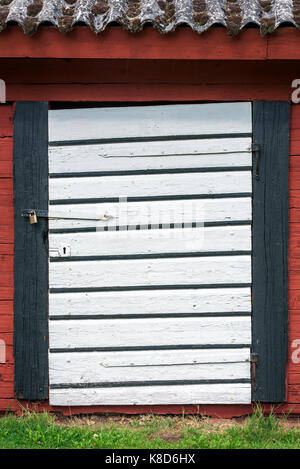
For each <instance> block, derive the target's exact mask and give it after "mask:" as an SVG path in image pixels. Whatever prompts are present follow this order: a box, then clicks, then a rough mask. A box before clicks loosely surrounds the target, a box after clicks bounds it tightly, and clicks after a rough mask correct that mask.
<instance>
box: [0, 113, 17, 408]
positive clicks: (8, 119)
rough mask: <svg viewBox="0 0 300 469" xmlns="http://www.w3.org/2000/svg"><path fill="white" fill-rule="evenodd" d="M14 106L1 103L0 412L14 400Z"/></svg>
mask: <svg viewBox="0 0 300 469" xmlns="http://www.w3.org/2000/svg"><path fill="white" fill-rule="evenodd" d="M12 116H13V106H12V105H4V104H0V339H2V340H4V341H5V343H6V363H5V365H3V364H0V409H3V408H6V407H7V405H8V404H9V402H10V400H11V398H12V397H13V379H14V373H13V371H14V370H13V353H12V342H13V240H14V239H13V185H12V176H13V174H12V148H13V145H12V135H13V122H12Z"/></svg>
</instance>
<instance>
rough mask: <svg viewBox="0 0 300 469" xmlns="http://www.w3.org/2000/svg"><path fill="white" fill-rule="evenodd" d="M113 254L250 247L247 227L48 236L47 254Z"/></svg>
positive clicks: (239, 249) (245, 249)
mask: <svg viewBox="0 0 300 469" xmlns="http://www.w3.org/2000/svg"><path fill="white" fill-rule="evenodd" d="M64 247H67V249H66V252H67V256H68V257H69V256H77V257H81V256H113V255H130V254H139V255H144V254H162V253H185V252H212V251H214V252H215V251H243V250H244V251H249V250H251V226H218V227H207V228H203V227H198V228H183V229H180V228H176V229H162V230H136V231H132V230H129V231H105V232H96V233H60V234H58V233H56V234H50V235H49V252H50V257H61V255H62V253H63V252H64V250H63V248H64Z"/></svg>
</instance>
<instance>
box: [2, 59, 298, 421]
mask: <svg viewBox="0 0 300 469" xmlns="http://www.w3.org/2000/svg"><path fill="white" fill-rule="evenodd" d="M0 70H1V76H0V78H1V79H4V80H5V81H6V83H7V100H9V103H8V104H0V339H3V340H5V342H6V344H7V362H6V363H5V364H0V411H4V410H6V409H8V408H10V409H11V410H18V409H20V405H19V404H18V402H17V401H16V400H15V399H14V394H13V356H12V342H13V186H12V134H13V123H12V116H13V106H14V101H16V100H44V101H48V100H49V101H100V102H103V101H105V102H110V101H119V102H125V101H127V102H130V101H131V102H134V101H164V102H172V101H178V100H179V99H180V100H183V101H191V102H192V101H196V100H197V101H202V100H204V101H210V100H211V101H239V100H247V101H251V100H258V99H266V100H289V99H290V96H291V91H292V89H291V82H292V80H294V79H296V78H299V79H300V62H296V61H295V62H294V61H285V62H282V61H276V60H275V61H263V60H260V61H243V62H239V61H226V62H222V61H218V62H217V61H196V60H194V61H180V60H110V59H107V60H83V59H80V60H75V59H74V60H73V59H66V60H64V59H47V60H45V59H34V60H29V59H1V60H0ZM290 155H291V156H290V247H289V252H290V254H289V310H290V321H289V339H290V347H289V363H288V373H287V403H288V405H287V404H286V405H283V406H278V408H276V409H277V410H278V411H287V410H291V411H292V412H294V413H296V412H297V413H300V363H299V364H296V363H292V360H291V355H292V353H293V352H294V350H295V349H293V348H292V346H291V345H292V342H293V341H294V340H297V339H299V340H300V104H299V105H296V104H293V105H292V113H291V149H290ZM299 358H300V353H299ZM21 405H22V406H24V403H21ZM26 405H27V404H26ZM26 405H25V407H26ZM30 407H31V408H34V409H42V408H43V409H50V408H49V406H48V405H47V403H46V402H45V403H43V404H37V403H36V404H34V403H30ZM267 408H268V406H266V409H267ZM52 410H55V409H52ZM56 410H62V411H63V412H65V413H69V412H71V411H70V409H56ZM94 411H106V412H107V411H114V412H127V413H134V412H136V413H137V412H146V411H148V412H149V411H151V412H157V413H159V412H160V413H176V412H179V413H181V412H182V408H181V407H175V406H172V407H168V406H157V407H152V408H151V409H150V408H144V407H141V406H139V407H134V408H132V407H114V408H111V407H110V408H108V407H105V408H104V407H101V406H99V407H97V408H75V409H72V412H94ZM250 411H251V406H225V407H224V406H186V407H185V412H186V413H188V412H193V413H201V414H208V415H218V416H232V415H242V414H245V413H248V412H250Z"/></svg>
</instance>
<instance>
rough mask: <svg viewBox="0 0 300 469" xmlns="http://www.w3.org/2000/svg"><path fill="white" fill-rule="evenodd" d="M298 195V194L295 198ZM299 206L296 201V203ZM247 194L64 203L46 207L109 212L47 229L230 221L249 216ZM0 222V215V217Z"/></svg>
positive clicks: (57, 212)
mask: <svg viewBox="0 0 300 469" xmlns="http://www.w3.org/2000/svg"><path fill="white" fill-rule="evenodd" d="M299 199H300V198H299ZM299 207H300V203H299ZM251 212H252V199H251V197H232V198H230V197H225V198H219V199H218V198H215V199H205V200H201V199H187V200H182V199H181V200H167V201H143V202H130V203H126V202H125V201H123V202H122V201H121V202H115V203H109V202H104V203H98V204H88V203H87V204H75V205H73V204H67V205H59V206H58V205H57V206H51V205H50V207H49V214H50V215H51V216H58V217H59V216H68V217H78V218H80V217H81V216H82V217H85V218H95V217H96V218H97V217H99V218H100V217H103V215H105V214H106V215H110V216H111V218H110V219H109V220H107V221H106V222H105V223H104V222H103V221H99V222H97V221H95V220H71V219H69V220H63V219H57V220H51V219H50V220H49V227H50V229H72V228H73V229H75V228H91V227H95V228H98V227H103V226H126V225H151V224H152V225H153V224H156V223H162V221H164V222H165V223H167V221H168V220H170V221H171V219H172V223H185V222H186V223H191V222H192V221H194V222H196V221H198V222H223V223H224V222H232V221H240V220H244V221H249V220H251V218H252V214H251ZM0 222H1V218H0Z"/></svg>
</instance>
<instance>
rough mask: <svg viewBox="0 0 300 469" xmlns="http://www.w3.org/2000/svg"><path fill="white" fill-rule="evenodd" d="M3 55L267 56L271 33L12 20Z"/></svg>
mask: <svg viewBox="0 0 300 469" xmlns="http://www.w3.org/2000/svg"><path fill="white" fill-rule="evenodd" d="M0 57H33V58H42V57H47V58H91V59H100V58H103V59H182V60H194V59H197V60H199V59H209V60H228V59H231V60H232V59H235V60H264V59H266V57H267V38H266V37H262V36H261V35H260V32H259V31H258V30H254V29H252V30H251V29H249V30H245V31H242V32H241V33H240V34H239V36H238V37H234V38H233V37H230V36H229V35H228V34H227V31H226V29H225V28H224V29H211V30H209V31H207V32H206V33H204V34H202V35H198V34H197V33H195V32H194V31H193V30H192V29H191V28H178V29H177V30H176V31H175V32H173V33H172V34H160V33H159V32H158V31H156V30H155V29H153V28H145V29H144V30H143V31H141V32H139V33H138V34H132V33H129V32H126V31H123V30H122V28H120V27H110V28H107V29H106V30H105V31H104V32H102V33H101V34H99V35H96V34H94V33H93V32H92V31H91V30H90V29H89V28H88V27H84V26H82V27H77V28H74V30H73V31H72V32H70V33H68V34H61V33H60V32H59V31H58V30H57V29H56V28H55V27H51V26H47V27H45V26H44V27H40V28H39V30H38V32H37V33H36V34H35V35H33V36H26V35H24V32H23V30H22V29H21V28H19V27H15V26H10V27H8V28H7V30H6V31H3V32H2V33H1V35H0ZM283 58H284V57H283Z"/></svg>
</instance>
